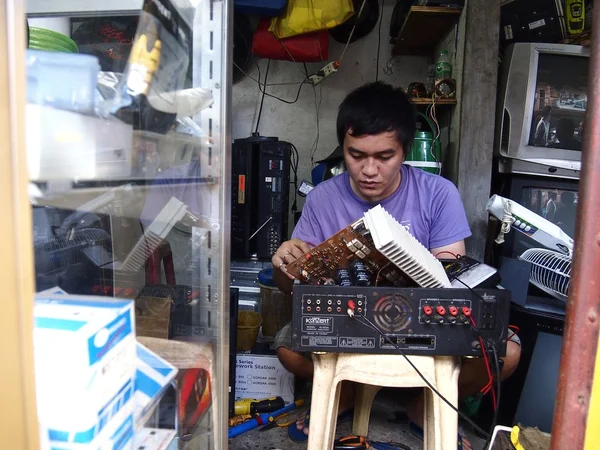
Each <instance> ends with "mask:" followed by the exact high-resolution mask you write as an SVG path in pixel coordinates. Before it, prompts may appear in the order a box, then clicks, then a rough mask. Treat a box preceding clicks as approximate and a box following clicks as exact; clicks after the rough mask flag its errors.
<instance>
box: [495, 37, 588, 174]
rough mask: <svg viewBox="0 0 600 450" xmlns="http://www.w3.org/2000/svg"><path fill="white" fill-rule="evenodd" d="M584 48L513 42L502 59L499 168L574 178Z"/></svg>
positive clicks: (584, 86) (581, 126)
mask: <svg viewBox="0 0 600 450" xmlns="http://www.w3.org/2000/svg"><path fill="white" fill-rule="evenodd" d="M588 67H589V50H588V49H586V48H584V47H581V46H577V45H564V44H539V43H538V44H529V43H517V44H513V45H511V46H509V47H508V49H507V51H506V53H505V55H504V59H503V62H502V70H501V78H500V85H499V92H498V103H497V106H498V110H497V115H496V144H495V151H496V156H497V158H498V160H499V163H500V166H499V169H500V171H501V172H508V173H523V174H535V175H545V176H552V177H560V178H571V179H579V174H580V171H581V150H582V144H583V132H584V130H585V121H584V116H585V111H586V109H587V102H588V97H587V91H588Z"/></svg>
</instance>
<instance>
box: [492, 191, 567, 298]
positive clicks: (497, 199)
mask: <svg viewBox="0 0 600 450" xmlns="http://www.w3.org/2000/svg"><path fill="white" fill-rule="evenodd" d="M486 209H487V211H488V212H489V213H490V214H491V215H493V216H494V217H496V218H497V219H499V220H500V221H501V222H502V227H501V229H500V233H499V235H498V237H497V238H496V243H498V244H501V243H503V242H504V235H505V234H506V233H508V232H509V231H510V230H511V229H514V230H517V231H518V232H520V233H523V234H525V235H526V236H528V237H530V238H531V239H533V240H535V241H537V242H539V243H540V244H541V245H543V246H544V247H546V248H530V249H528V250H526V251H524V252H523V254H521V255H520V256H519V259H520V260H522V261H527V262H529V263H531V265H532V268H531V273H530V274H529V282H530V283H531V284H533V285H534V286H536V287H538V288H539V289H541V290H543V291H544V292H546V293H548V294H549V295H551V296H553V297H555V298H557V299H559V300H563V301H566V300H567V295H568V291H569V281H570V279H571V261H572V258H573V246H574V243H573V239H572V238H571V237H569V236H568V235H567V234H566V233H565V232H564V231H562V230H561V229H560V228H559V227H558V226H557V225H555V224H553V223H552V222H550V221H548V220H546V219H544V218H543V217H541V216H539V215H537V214H536V213H534V212H533V211H530V210H529V209H527V208H525V207H524V206H522V205H520V204H519V203H517V202H515V201H513V200H509V199H507V198H504V197H501V196H499V195H493V196H492V197H491V198H490V199H489V201H488V203H487V207H486Z"/></svg>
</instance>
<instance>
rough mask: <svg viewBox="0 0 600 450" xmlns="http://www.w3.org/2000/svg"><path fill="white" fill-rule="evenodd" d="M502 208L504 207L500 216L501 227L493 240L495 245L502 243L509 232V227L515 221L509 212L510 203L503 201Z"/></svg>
mask: <svg viewBox="0 0 600 450" xmlns="http://www.w3.org/2000/svg"><path fill="white" fill-rule="evenodd" d="M502 206H504V214H503V215H502V226H501V227H500V232H499V233H498V237H497V238H496V240H495V242H496V244H502V243H503V242H504V235H505V234H506V233H508V232H509V231H510V227H511V226H512V224H513V223H514V221H515V217H514V216H513V215H512V213H511V211H510V202H509V201H507V200H503V204H502Z"/></svg>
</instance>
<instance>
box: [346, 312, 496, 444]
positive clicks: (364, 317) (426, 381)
mask: <svg viewBox="0 0 600 450" xmlns="http://www.w3.org/2000/svg"><path fill="white" fill-rule="evenodd" d="M350 311H351V309H350V308H348V315H349V316H350V317H351V318H354V319H356V320H357V321H358V322H359V323H360V324H362V325H364V326H366V327H369V328H371V329H373V330H375V331H376V332H377V333H379V335H381V337H383V339H385V340H386V341H388V342H389V343H390V344H392V345H393V346H394V348H395V349H396V351H397V352H398V353H400V355H402V356H403V357H404V359H406V361H407V362H408V364H410V366H411V367H412V368H413V369H414V370H415V372H417V374H418V375H419V377H421V379H422V380H423V381H424V382H425V384H426V385H427V387H429V389H431V390H432V391H433V393H434V394H435V395H437V396H438V397H439V398H440V399H441V400H442V401H444V403H446V404H447V405H448V406H449V407H450V408H452V410H453V411H455V412H456V413H457V414H458V415H459V416H460V417H461V418H462V419H464V420H465V421H466V422H467V423H469V425H471V426H472V427H473V428H474V429H475V430H477V431H478V432H479V433H480V434H481V435H482V436H485V438H486V439H489V437H490V435H489V434H488V433H486V432H485V431H484V430H483V429H482V428H481V427H479V425H477V424H476V423H475V422H473V421H472V420H471V419H470V418H469V417H468V416H467V415H466V414H464V413H463V412H462V411H460V410H459V409H458V408H457V407H456V406H454V405H453V404H452V403H451V402H450V401H449V400H448V399H447V398H446V397H444V396H443V395H442V394H441V393H440V392H439V391H438V390H437V389H436V388H435V387H434V386H433V385H432V384H431V383H430V382H429V380H428V379H427V378H426V377H425V376H424V375H423V374H422V373H421V371H420V370H419V369H417V367H416V366H415V365H414V363H413V362H412V361H411V360H410V359H409V358H408V356H406V354H405V353H404V351H402V349H401V348H400V347H399V346H398V344H396V343H394V342H392V340H391V339H390V338H389V337H388V336H387V335H386V334H385V333H384V332H383V331H381V329H379V327H378V326H377V325H375V324H374V323H373V322H371V321H370V320H369V319H367V317H366V316H364V315H362V314H355V313H354V311H353V310H352V313H350ZM359 319H364V322H363V321H362V320H359Z"/></svg>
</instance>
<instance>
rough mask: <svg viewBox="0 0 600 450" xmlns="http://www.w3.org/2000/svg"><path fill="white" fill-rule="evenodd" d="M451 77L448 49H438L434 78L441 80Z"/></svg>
mask: <svg viewBox="0 0 600 450" xmlns="http://www.w3.org/2000/svg"><path fill="white" fill-rule="evenodd" d="M451 77H452V64H450V55H448V50H442V51H440V53H439V55H438V58H437V61H436V63H435V78H436V79H437V80H443V79H446V78H451Z"/></svg>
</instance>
